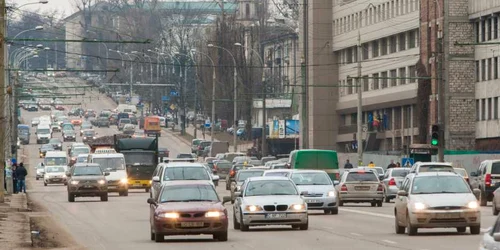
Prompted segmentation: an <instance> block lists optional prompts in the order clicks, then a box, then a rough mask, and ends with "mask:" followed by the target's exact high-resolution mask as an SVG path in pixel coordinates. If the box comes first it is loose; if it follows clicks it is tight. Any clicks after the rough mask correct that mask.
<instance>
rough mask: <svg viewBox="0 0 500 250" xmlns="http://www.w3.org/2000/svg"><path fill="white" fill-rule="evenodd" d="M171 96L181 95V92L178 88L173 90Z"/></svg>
mask: <svg viewBox="0 0 500 250" xmlns="http://www.w3.org/2000/svg"><path fill="white" fill-rule="evenodd" d="M170 96H179V92H177V91H176V90H171V91H170Z"/></svg>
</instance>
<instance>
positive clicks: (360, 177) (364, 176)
mask: <svg viewBox="0 0 500 250" xmlns="http://www.w3.org/2000/svg"><path fill="white" fill-rule="evenodd" d="M345 181H379V179H378V178H377V176H376V175H375V173H374V172H371V171H366V172H349V173H348V174H347V178H346V180H345Z"/></svg>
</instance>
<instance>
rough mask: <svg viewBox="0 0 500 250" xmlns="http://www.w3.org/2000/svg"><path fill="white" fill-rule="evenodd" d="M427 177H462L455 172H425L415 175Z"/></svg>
mask: <svg viewBox="0 0 500 250" xmlns="http://www.w3.org/2000/svg"><path fill="white" fill-rule="evenodd" d="M427 176H460V175H458V174H457V173H455V172H424V173H418V174H415V175H414V177H427ZM460 177H461V176H460Z"/></svg>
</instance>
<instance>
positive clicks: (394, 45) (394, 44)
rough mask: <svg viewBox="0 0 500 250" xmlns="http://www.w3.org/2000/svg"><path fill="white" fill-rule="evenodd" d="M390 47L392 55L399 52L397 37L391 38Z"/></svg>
mask: <svg viewBox="0 0 500 250" xmlns="http://www.w3.org/2000/svg"><path fill="white" fill-rule="evenodd" d="M389 44H390V45H389V46H390V50H389V52H390V53H396V51H397V39H396V36H391V37H390V38H389Z"/></svg>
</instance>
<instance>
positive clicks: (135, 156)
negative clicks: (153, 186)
mask: <svg viewBox="0 0 500 250" xmlns="http://www.w3.org/2000/svg"><path fill="white" fill-rule="evenodd" d="M124 155H125V163H127V165H137V163H140V165H148V166H151V165H155V159H156V156H155V154H154V153H151V152H149V153H146V152H127V153H125V154H124ZM155 166H156V165H155Z"/></svg>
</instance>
